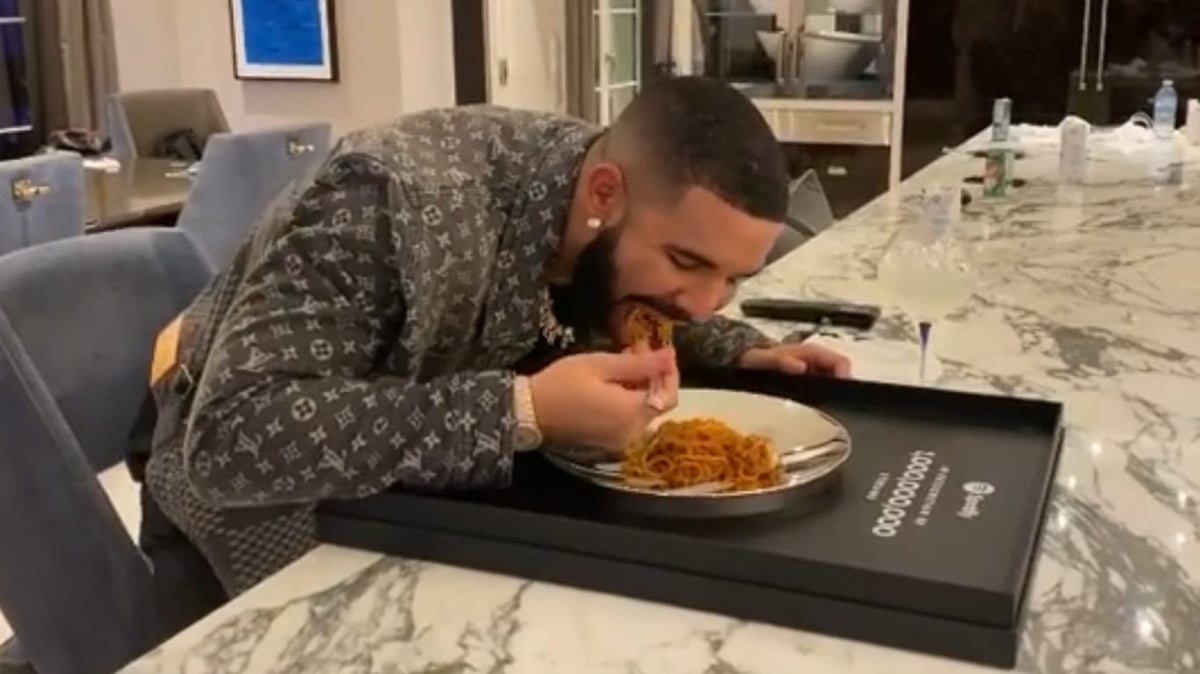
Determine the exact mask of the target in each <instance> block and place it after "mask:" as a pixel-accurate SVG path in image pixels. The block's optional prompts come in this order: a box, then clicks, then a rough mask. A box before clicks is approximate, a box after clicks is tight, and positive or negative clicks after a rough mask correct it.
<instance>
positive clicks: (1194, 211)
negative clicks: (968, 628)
mask: <svg viewBox="0 0 1200 674" xmlns="http://www.w3.org/2000/svg"><path fill="white" fill-rule="evenodd" d="M1028 150H1029V157H1028V158H1027V159H1025V160H1022V161H1019V162H1018V164H1017V174H1018V175H1019V176H1020V177H1023V178H1025V179H1027V180H1029V184H1028V185H1027V186H1026V187H1024V188H1021V189H1019V190H1017V191H1016V192H1015V193H1014V194H1013V195H1012V196H1010V197H1006V198H1003V199H997V200H982V199H978V198H977V199H976V201H975V202H974V203H973V204H972V205H971V206H969V207H967V208H966V209H965V212H964V221H965V223H966V225H967V226H971V227H976V228H978V232H979V233H980V235H981V236H982V237H983V242H982V244H981V248H980V258H979V269H980V272H979V273H980V280H979V283H978V289H977V292H976V294H975V296H974V297H973V298H972V300H971V302H970V304H969V305H968V306H966V307H965V308H964V309H963V310H962V311H960V312H958V313H956V314H955V315H953V316H952V317H951V319H949V320H947V321H945V323H944V325H943V326H941V327H940V328H938V329H937V332H936V334H935V338H934V347H933V348H934V353H935V354H936V356H937V362H936V363H935V364H934V366H933V367H932V368H931V373H932V375H933V376H934V378H935V382H934V384H935V385H937V386H942V387H947V388H955V389H967V390H977V391H991V392H999V393H1006V394H1019V395H1027V396H1037V397H1049V398H1055V399H1060V400H1063V401H1065V403H1066V405H1067V423H1068V431H1067V437H1066V444H1065V448H1064V454H1063V457H1062V462H1061V467H1060V469H1059V474H1058V486H1057V490H1056V494H1055V497H1054V501H1053V505H1052V510H1051V512H1050V515H1049V523H1048V525H1047V530H1046V536H1045V540H1044V542H1043V546H1042V556H1041V559H1040V561H1039V564H1038V569H1037V574H1036V577H1035V580H1034V584H1033V587H1032V589H1031V602H1030V606H1029V610H1028V612H1027V617H1026V624H1025V627H1024V632H1023V639H1022V652H1021V657H1020V664H1019V670H1020V671H1023V672H1031V673H1032V672H1037V673H1044V674H1059V673H1066V672H1070V673H1076V672H1101V673H1121V672H1144V673H1149V672H1162V673H1166V672H1172V673H1178V672H1200V505H1198V504H1200V153H1197V152H1195V151H1193V150H1190V149H1189V150H1187V151H1186V152H1184V153H1183V154H1182V156H1184V157H1185V158H1186V160H1187V161H1186V164H1185V166H1184V168H1183V170H1182V172H1181V173H1180V174H1178V175H1177V176H1176V177H1181V178H1182V181H1183V184H1182V185H1178V184H1177V185H1167V186H1163V187H1156V186H1155V182H1154V180H1153V179H1152V178H1151V171H1150V169H1149V168H1148V166H1147V164H1146V160H1145V159H1138V160H1135V159H1132V158H1130V157H1128V156H1123V155H1122V154H1121V153H1119V152H1094V153H1093V154H1094V155H1095V160H1094V161H1093V165H1092V175H1091V178H1090V184H1089V186H1088V187H1087V188H1086V189H1082V190H1080V189H1060V188H1059V187H1057V186H1056V184H1055V181H1054V176H1055V173H1056V165H1057V152H1056V150H1055V148H1053V147H1052V146H1030V147H1029V148H1028ZM979 170H980V167H979V166H978V163H977V161H976V160H970V159H968V158H967V157H966V156H964V155H961V154H958V155H950V156H947V157H945V158H943V159H941V160H939V161H937V162H935V163H934V164H932V165H931V166H930V167H927V168H926V169H925V170H924V171H922V172H921V173H920V174H918V175H917V176H915V177H914V178H912V179H910V180H909V181H906V182H905V183H904V185H902V187H901V193H900V197H901V198H900V199H889V198H887V197H885V198H882V199H880V200H879V201H877V202H875V203H874V204H872V205H871V206H869V207H867V208H866V209H864V210H863V211H861V212H859V213H856V214H855V215H854V216H852V217H851V218H848V219H847V220H846V221H844V222H842V223H841V224H839V225H838V226H836V227H835V228H833V229H831V230H830V231H828V232H826V233H825V234H824V235H822V236H821V237H819V238H817V239H816V240H814V241H812V242H810V243H809V244H807V245H805V246H804V247H803V248H802V249H800V250H799V251H797V252H795V253H793V254H792V255H790V256H788V257H786V258H784V259H783V260H781V261H780V262H779V263H777V264H776V265H775V266H774V267H772V268H771V269H770V270H768V271H767V272H766V273H764V274H763V275H762V276H761V277H759V278H757V279H755V281H754V282H752V283H749V284H747V286H746V288H745V289H744V290H743V292H742V295H741V298H742V299H744V298H745V297H750V296H754V295H760V294H771V295H780V294H795V295H798V296H815V297H826V296H827V297H835V298H839V299H846V300H858V301H880V298H881V295H880V294H879V292H878V290H877V289H875V288H874V287H873V286H874V284H873V283H872V282H870V281H869V280H867V279H869V278H870V277H872V276H873V273H874V260H875V259H877V257H878V254H879V251H880V250H881V249H882V247H883V246H884V244H885V242H886V240H887V237H888V235H889V233H890V231H891V229H892V228H893V226H894V225H895V223H896V222H898V221H901V220H903V219H905V218H913V217H916V214H917V205H918V201H917V199H916V196H917V194H919V191H920V188H921V186H922V185H924V184H930V183H934V182H940V181H957V180H959V179H960V178H961V177H963V176H964V175H967V174H968V173H978V172H979ZM764 327H765V328H766V329H768V330H770V331H772V332H773V333H775V334H777V335H779V334H782V327H781V326H777V325H767V326H764ZM839 343H840V345H841V346H842V347H843V348H844V349H845V350H847V351H848V352H850V353H851V354H852V355H853V356H854V358H855V367H856V374H857V375H858V376H859V377H862V378H869V379H882V380H893V381H896V380H899V381H909V382H911V381H912V380H913V378H914V377H915V371H916V356H915V353H916V347H915V345H914V339H913V336H912V330H911V327H910V326H909V325H908V324H907V323H906V322H905V321H904V319H903V318H902V317H901V316H899V315H897V314H895V313H894V312H893V313H890V314H889V315H887V316H885V318H884V319H883V320H882V321H881V322H880V325H879V326H878V327H877V329H876V330H875V332H874V334H873V335H872V337H871V339H869V340H859V341H850V340H839ZM476 671H478V672H497V673H498V672H507V673H510V674H517V673H523V672H547V671H554V672H557V671H562V672H588V673H590V674H601V673H604V672H614V673H615V672H622V673H626V674H627V673H631V672H647V673H650V672H653V673H655V674H666V673H669V672H681V673H682V672H709V673H712V674H717V673H720V674H734V673H746V674H750V673H755V674H760V673H767V672H788V673H791V672H807V673H811V674H823V673H830V674H832V673H834V672H837V673H839V674H842V673H858V672H872V673H876V672H878V673H883V674H907V673H910V672H911V673H915V674H939V673H941V672H972V671H993V670H987V669H985V668H980V667H975V666H972V665H968V664H963V663H960V662H954V661H949V660H943V659H938V658H933V657H927V656H922V655H916V654H912V653H907V652H902V651H897V650H891V649H887V648H881V647H876V646H871V645H866V644H860V643H855V642H851V641H846V640H842V639H836V638H830V637H825V636H820V635H816V634H811V633H805V632H799V631H794V630H787V629H781V628H777V627H772V626H767V625H761V624H755V623H747V622H742V621H738V620H733V619H730V618H726V617H722V616H717V615H711V614H704V613H698V612H694V611H689V610H683V609H679V608H675V607H671V606H665V605H659V604H650V603H646V602H640V601H635V600H631V599H625V598H621V597H614V596H608V595H604V594H599V593H594V592H588V591H582V590H576V589H571V588H565V587H560V586H555V585H551V584H547V583H533V582H528V581H524V580H521V579H518V578H512V577H506V576H497V575H491V574H485V573H478V572H474V571H467V570H463V569H458V568H453V567H448V566H444V565H439V564H431V563H424V562H417V561H411V560H404V559H396V558H386V557H381V556H380V555H377V554H373V553H366V552H359V551H352V550H346V549H342V548H336V547H332V546H324V547H322V548H320V549H318V550H316V551H314V552H313V553H311V554H310V555H308V556H307V557H305V558H304V559H302V560H300V561H299V562H297V563H296V564H294V565H293V566H291V567H289V568H288V569H287V570H285V571H283V572H282V573H280V574H278V575H277V576H275V577H273V578H271V579H270V580H268V581H267V582H266V583H264V584H263V585H262V586H260V587H258V588H256V589H254V590H252V591H251V592H249V593H247V594H246V595H244V596H242V597H240V598H239V599H237V600H236V601H234V602H233V603H232V604H230V605H229V606H227V607H225V608H224V609H222V610H220V611H218V612H217V613H215V614H214V615H212V616H209V617H208V618H206V619H205V620H203V621H201V622H200V623H198V624H197V625H195V626H193V627H192V628H190V629H189V630H187V631H186V632H184V633H183V634H181V635H180V636H178V637H176V638H175V639H174V640H172V641H170V642H168V643H167V644H166V645H164V646H163V647H162V648H160V649H159V650H157V651H155V652H154V653H151V654H149V655H147V656H145V657H144V658H142V659H141V660H139V661H138V662H136V663H134V664H133V665H131V666H130V668H129V669H128V672H130V673H132V674H149V673H151V672H161V673H164V674H165V673H173V672H188V673H191V672H196V673H200V672H204V673H206V674H208V673H224V672H239V673H241V672H246V673H249V672H254V673H259V672H289V673H296V672H321V673H330V674H336V673H339V672H476Z"/></svg>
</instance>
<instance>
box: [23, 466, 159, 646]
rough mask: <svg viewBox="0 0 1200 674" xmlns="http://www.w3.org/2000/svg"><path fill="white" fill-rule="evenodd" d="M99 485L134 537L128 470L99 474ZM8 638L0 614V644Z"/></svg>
mask: <svg viewBox="0 0 1200 674" xmlns="http://www.w3.org/2000/svg"><path fill="white" fill-rule="evenodd" d="M100 485H101V486H102V487H104V493H106V494H108V499H109V500H110V501H111V502H112V504H113V506H114V507H115V508H116V509H117V514H118V515H120V517H121V522H122V523H123V524H124V525H125V530H126V531H128V532H129V533H130V536H134V535H136V534H137V530H138V524H139V522H140V521H141V512H142V511H141V508H140V506H139V505H138V485H137V484H136V483H135V482H134V481H133V480H132V479H131V478H130V477H129V470H128V469H126V468H125V464H123V463H122V464H118V465H116V466H113V467H112V468H109V469H108V470H106V471H104V472H103V473H101V474H100ZM10 636H12V630H11V629H10V628H9V626H8V623H7V622H6V621H5V620H4V614H3V613H0V643H3V642H4V641H5V640H6V639H8V638H9V637H10Z"/></svg>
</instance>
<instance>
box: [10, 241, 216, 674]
mask: <svg viewBox="0 0 1200 674" xmlns="http://www.w3.org/2000/svg"><path fill="white" fill-rule="evenodd" d="M211 275H212V271H211V268H210V267H209V266H208V265H207V263H206V262H205V261H204V260H203V258H202V257H201V255H200V254H199V252H198V251H197V249H196V248H195V245H194V244H193V242H192V241H191V240H190V239H189V238H188V237H187V235H185V234H184V233H183V232H179V231H176V230H171V229H156V228H139V229H129V230H122V231H115V232H109V233H105V234H99V235H95V236H89V237H77V238H74V239H68V240H65V241H58V242H54V243H49V244H46V245H43V246H38V247H36V248H30V249H27V250H23V251H18V252H16V253H12V254H10V255H7V256H4V257H2V258H0V428H3V429H4V432H3V440H2V441H0V611H3V613H4V615H5V617H6V618H7V620H8V621H9V623H10V624H11V625H12V627H13V630H14V632H15V633H16V636H17V638H18V639H20V648H21V650H22V651H23V652H24V654H26V655H27V656H28V657H29V659H30V660H31V661H32V663H33V666H34V667H35V668H36V670H37V672H38V673H39V674H92V673H100V672H110V671H113V670H115V669H117V668H118V667H120V666H122V665H123V664H124V663H126V662H128V661H129V660H131V659H133V658H135V657H137V656H138V655H140V654H141V653H142V652H144V651H145V650H146V649H148V648H150V647H151V646H153V645H154V639H155V636H156V625H155V623H154V597H153V592H152V585H151V578H150V571H149V568H148V566H147V565H146V563H145V560H144V559H143V558H142V557H141V554H140V553H139V551H138V549H137V546H136V545H135V544H134V542H133V541H132V540H131V539H130V537H129V535H128V534H127V533H126V531H125V529H124V527H123V526H122V524H121V522H120V519H119V518H118V516H117V514H116V512H115V511H114V509H113V508H112V506H111V505H110V503H109V501H108V499H107V497H106V496H105V494H104V492H103V490H102V489H101V487H100V485H99V482H98V481H97V480H96V477H95V471H96V470H99V469H102V468H105V467H108V466H111V465H113V464H114V463H116V462H117V461H119V460H120V459H121V458H122V457H123V455H124V452H125V443H126V438H127V437H128V434H129V431H130V430H131V427H132V423H133V421H134V419H135V417H136V415H137V412H138V409H139V405H140V404H141V402H142V400H143V399H144V396H145V395H146V391H147V382H148V379H149V369H150V355H151V353H152V350H153V343H154V340H155V337H156V335H157V333H158V331H159V330H160V329H161V328H162V326H163V325H165V324H166V323H167V322H169V321H170V319H171V318H172V317H174V316H175V315H177V314H178V313H179V312H180V311H181V310H182V309H184V308H185V307H186V306H187V305H188V304H189V303H190V302H191V300H192V299H193V298H194V297H195V295H196V294H197V293H198V292H199V291H200V290H201V289H202V287H203V285H204V284H205V283H207V282H208V280H209V279H210V278H211Z"/></svg>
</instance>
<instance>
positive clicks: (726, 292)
mask: <svg viewBox="0 0 1200 674" xmlns="http://www.w3.org/2000/svg"><path fill="white" fill-rule="evenodd" d="M731 297H732V289H731V288H730V287H729V284H727V283H724V282H720V283H705V284H703V285H698V286H694V287H692V288H688V289H687V290H686V291H684V292H683V293H682V294H681V295H680V296H679V299H678V304H679V308H680V309H683V310H684V311H685V312H686V313H687V315H688V318H690V319H691V320H693V321H703V320H705V319H708V318H710V317H711V316H712V315H713V314H714V313H716V312H717V310H718V309H720V308H721V307H723V306H725V304H727V303H728V302H729V300H730V299H731Z"/></svg>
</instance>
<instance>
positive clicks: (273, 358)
mask: <svg viewBox="0 0 1200 674" xmlns="http://www.w3.org/2000/svg"><path fill="white" fill-rule="evenodd" d="M406 208H408V209H410V210H411V206H406V201H405V199H404V197H403V194H402V190H401V188H400V187H399V186H398V185H397V184H396V183H394V182H392V180H391V179H390V178H389V174H388V172H387V171H386V170H384V168H383V167H382V166H380V165H379V164H378V163H377V162H376V161H375V160H373V159H370V158H367V157H360V156H350V157H343V158H339V159H337V160H335V161H334V163H333V164H332V165H331V166H330V167H329V168H328V169H326V170H325V171H324V172H323V173H322V178H320V179H318V181H317V182H316V184H315V186H314V187H312V188H311V189H310V190H309V191H308V192H307V193H306V194H305V195H304V197H303V198H302V199H301V200H300V202H299V204H298V206H297V208H296V210H295V211H294V212H293V213H292V214H291V215H290V221H289V222H288V223H287V224H286V226H285V227H284V228H283V230H282V233H281V234H280V235H279V236H278V237H277V238H276V239H275V240H274V241H273V242H272V243H271V244H270V245H269V247H268V248H267V249H266V251H265V252H264V253H263V255H262V256H261V258H260V259H259V261H258V262H256V263H255V264H254V265H253V266H252V267H251V269H250V271H249V272H248V275H247V278H246V279H245V281H244V283H243V284H242V286H241V289H240V290H238V295H237V296H236V297H235V299H234V300H233V303H232V305H231V307H230V309H229V313H228V314H227V316H226V317H225V318H224V320H223V321H222V323H221V327H220V329H219V330H218V332H217V333H216V335H215V336H214V338H213V340H214V341H213V344H212V348H211V350H210V355H209V358H208V361H207V362H206V364H205V366H204V368H203V373H202V375H201V376H200V379H199V381H198V382H197V390H196V398H195V402H194V404H193V406H192V409H191V414H190V417H189V419H188V427H187V433H186V437H185V440H184V452H185V469H186V472H187V476H188V480H189V482H190V484H191V485H192V488H193V489H194V490H195V491H196V493H197V495H198V496H199V497H200V498H201V499H203V500H205V501H206V502H209V503H212V504H214V505H218V506H222V507H234V506H249V505H254V506H261V505H273V504H286V503H302V502H312V501H316V500H321V499H328V498H360V497H363V496H367V495H370V494H372V493H376V492H379V491H381V490H383V489H385V488H387V487H388V486H390V485H392V484H395V483H400V484H404V485H407V486H411V487H414V488H427V489H448V488H471V487H480V486H487V485H504V484H506V483H507V482H508V480H509V479H510V476H511V467H512V454H511V451H512V441H511V436H512V428H513V426H514V425H515V421H514V417H513V409H512V408H513V396H512V374H511V373H510V372H504V371H494V372H476V373H462V374H455V375H450V376H445V377H436V378H433V379H429V380H427V381H419V382H418V381H414V380H412V379H407V378H401V377H390V376H375V375H374V374H373V372H374V371H375V370H376V368H375V365H376V364H377V363H380V362H382V361H383V360H384V359H385V358H388V357H389V354H390V352H391V351H392V349H400V348H402V347H401V346H400V345H399V340H398V337H399V334H400V330H401V328H402V327H403V323H404V320H405V314H406V309H407V308H406V303H405V300H404V298H403V296H402V288H403V287H404V286H405V285H406V284H405V282H404V276H405V273H406V271H405V269H404V263H405V260H404V257H405V256H404V255H403V253H402V251H403V250H404V248H403V245H402V244H403V242H402V241H401V240H400V236H401V234H402V232H401V233H399V234H398V233H397V230H396V227H395V226H394V225H393V223H400V222H410V221H419V218H416V217H407V215H411V213H406V211H405V209H406ZM408 355H409V354H403V353H402V354H391V358H392V359H393V362H396V358H397V357H398V356H399V358H400V362H401V363H403V359H404V358H405V357H407V356H408ZM408 369H410V370H411V369H412V368H411V367H409V368H408Z"/></svg>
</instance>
